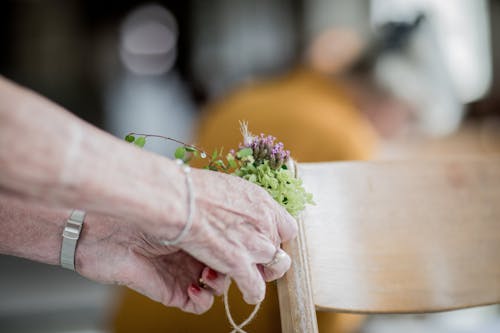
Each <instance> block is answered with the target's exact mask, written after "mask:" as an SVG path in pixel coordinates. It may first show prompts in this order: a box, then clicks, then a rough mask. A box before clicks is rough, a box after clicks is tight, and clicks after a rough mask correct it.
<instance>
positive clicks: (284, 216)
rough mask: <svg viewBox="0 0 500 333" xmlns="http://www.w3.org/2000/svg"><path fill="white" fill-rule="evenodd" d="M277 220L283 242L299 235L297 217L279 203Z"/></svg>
mask: <svg viewBox="0 0 500 333" xmlns="http://www.w3.org/2000/svg"><path fill="white" fill-rule="evenodd" d="M277 207H278V208H277V209H276V214H275V222H276V225H277V227H278V235H279V236H280V238H281V242H286V241H289V240H290V239H294V238H295V237H296V236H297V232H298V230H299V227H298V225H297V221H296V220H295V218H294V217H293V216H292V215H290V214H289V213H288V212H287V211H286V209H285V208H283V207H282V206H280V205H277Z"/></svg>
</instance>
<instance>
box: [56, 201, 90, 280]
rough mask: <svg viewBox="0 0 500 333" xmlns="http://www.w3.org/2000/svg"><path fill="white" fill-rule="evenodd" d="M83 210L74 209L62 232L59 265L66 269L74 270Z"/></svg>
mask: <svg viewBox="0 0 500 333" xmlns="http://www.w3.org/2000/svg"><path fill="white" fill-rule="evenodd" d="M84 219H85V212H84V211H83V210H74V211H72V212H71V215H70V217H69V219H68V220H66V226H65V227H64V231H63V233H62V236H63V239H62V246H61V266H62V267H64V268H67V269H71V270H72V271H74V270H75V251H76V244H77V242H78V238H80V232H81V231H82V226H83V220H84Z"/></svg>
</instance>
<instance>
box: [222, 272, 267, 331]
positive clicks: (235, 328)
mask: <svg viewBox="0 0 500 333" xmlns="http://www.w3.org/2000/svg"><path fill="white" fill-rule="evenodd" d="M226 279H227V280H229V283H227V285H228V287H227V289H226V291H224V309H225V310H226V316H227V319H228V320H229V323H230V324H231V326H232V327H233V330H232V331H231V333H247V332H246V331H244V330H243V327H245V326H246V325H248V324H250V322H251V321H252V320H254V318H255V316H256V315H257V312H258V311H259V309H260V304H261V302H259V303H257V304H256V305H255V308H254V309H253V311H252V313H251V314H250V316H248V318H247V319H245V320H244V321H243V322H242V323H241V324H239V325H238V324H236V322H235V321H234V319H233V316H232V315H231V310H230V308H229V298H228V294H229V284H230V283H231V281H230V278H229V276H227V277H226Z"/></svg>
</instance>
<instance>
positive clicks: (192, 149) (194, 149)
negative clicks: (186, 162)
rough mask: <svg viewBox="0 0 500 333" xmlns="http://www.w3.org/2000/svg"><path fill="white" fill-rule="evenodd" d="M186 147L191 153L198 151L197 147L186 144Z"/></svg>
mask: <svg viewBox="0 0 500 333" xmlns="http://www.w3.org/2000/svg"><path fill="white" fill-rule="evenodd" d="M184 148H186V151H188V152H190V153H194V152H195V151H196V148H193V147H191V146H185V147H184Z"/></svg>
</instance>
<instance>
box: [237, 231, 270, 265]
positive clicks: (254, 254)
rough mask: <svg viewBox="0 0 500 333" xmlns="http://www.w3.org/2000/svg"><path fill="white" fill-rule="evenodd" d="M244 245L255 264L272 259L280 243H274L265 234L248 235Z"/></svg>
mask: <svg viewBox="0 0 500 333" xmlns="http://www.w3.org/2000/svg"><path fill="white" fill-rule="evenodd" d="M244 245H245V247H246V248H247V251H248V253H249V254H250V256H251V260H252V263H254V264H260V263H265V262H269V261H271V259H272V258H273V257H274V254H275V253H276V248H277V247H279V243H276V244H273V242H271V240H270V239H269V238H268V237H267V236H265V235H263V234H257V235H254V236H252V237H246V238H245V240H244Z"/></svg>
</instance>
